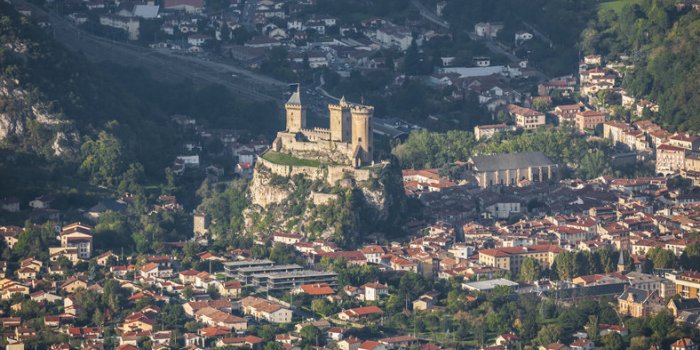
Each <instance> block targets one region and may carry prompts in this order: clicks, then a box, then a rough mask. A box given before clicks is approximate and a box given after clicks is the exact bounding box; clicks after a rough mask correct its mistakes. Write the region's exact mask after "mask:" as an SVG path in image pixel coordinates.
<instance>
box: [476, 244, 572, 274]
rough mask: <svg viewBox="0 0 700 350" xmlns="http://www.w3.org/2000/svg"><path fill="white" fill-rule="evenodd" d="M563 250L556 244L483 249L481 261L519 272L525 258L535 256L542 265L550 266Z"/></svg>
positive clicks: (480, 251)
mask: <svg viewBox="0 0 700 350" xmlns="http://www.w3.org/2000/svg"><path fill="white" fill-rule="evenodd" d="M562 251H563V250H562V249H561V248H559V247H558V246H555V245H534V246H527V247H510V248H493V249H482V250H479V262H480V263H481V264H483V265H485V266H493V267H497V268H499V269H503V270H507V271H510V272H512V273H514V274H517V273H518V272H520V265H522V263H523V260H524V259H525V258H527V257H530V258H533V259H535V260H537V261H538V262H539V263H540V265H541V266H543V267H545V268H548V267H550V266H552V264H553V263H554V259H555V258H556V257H557V255H559V253H561V252H562Z"/></svg>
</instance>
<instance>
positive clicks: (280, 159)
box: [262, 151, 321, 168]
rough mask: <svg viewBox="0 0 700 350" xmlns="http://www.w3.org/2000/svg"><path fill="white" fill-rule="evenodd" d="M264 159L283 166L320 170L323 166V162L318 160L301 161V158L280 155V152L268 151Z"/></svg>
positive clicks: (284, 154) (263, 156)
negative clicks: (307, 167)
mask: <svg viewBox="0 0 700 350" xmlns="http://www.w3.org/2000/svg"><path fill="white" fill-rule="evenodd" d="M262 158H263V159H265V160H266V161H268V162H272V163H275V164H281V165H291V166H310V167H315V168H318V167H319V166H320V165H321V162H319V161H318V160H313V159H301V158H297V157H294V156H291V155H289V154H286V153H280V152H274V151H268V152H267V153H265V154H263V155H262Z"/></svg>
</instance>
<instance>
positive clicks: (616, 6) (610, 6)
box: [598, 0, 642, 13]
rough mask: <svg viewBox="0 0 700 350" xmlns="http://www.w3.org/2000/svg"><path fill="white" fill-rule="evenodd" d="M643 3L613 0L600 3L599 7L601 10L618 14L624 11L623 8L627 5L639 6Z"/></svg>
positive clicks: (632, 0)
mask: <svg viewBox="0 0 700 350" xmlns="http://www.w3.org/2000/svg"><path fill="white" fill-rule="evenodd" d="M640 2H642V0H613V1H605V2H602V3H600V5H598V9H599V10H613V11H615V12H617V13H620V12H621V11H622V8H623V7H625V5H627V4H638V3H640Z"/></svg>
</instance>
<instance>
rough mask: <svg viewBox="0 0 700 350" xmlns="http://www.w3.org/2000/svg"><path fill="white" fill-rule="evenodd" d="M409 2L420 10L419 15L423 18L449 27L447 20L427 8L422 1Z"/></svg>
mask: <svg viewBox="0 0 700 350" xmlns="http://www.w3.org/2000/svg"><path fill="white" fill-rule="evenodd" d="M411 4H412V5H413V6H414V7H415V8H417V9H418V12H420V15H421V16H423V18H425V19H427V20H428V21H430V22H433V23H435V24H437V25H439V26H440V27H443V28H445V29H448V28H450V24H449V23H447V21H445V20H443V19H442V18H440V17H439V16H438V15H437V14H435V12H433V11H431V10H429V9H428V8H427V7H426V6H425V5H423V3H421V2H420V0H411Z"/></svg>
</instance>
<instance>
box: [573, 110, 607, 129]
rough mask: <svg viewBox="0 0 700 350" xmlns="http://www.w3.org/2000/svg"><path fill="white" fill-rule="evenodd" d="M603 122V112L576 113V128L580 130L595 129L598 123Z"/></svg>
mask: <svg viewBox="0 0 700 350" xmlns="http://www.w3.org/2000/svg"><path fill="white" fill-rule="evenodd" d="M604 122H605V112H599V111H583V112H577V113H576V128H577V129H578V130H579V131H581V132H585V131H586V130H595V128H596V127H597V126H598V125H600V124H603V123H604Z"/></svg>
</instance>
